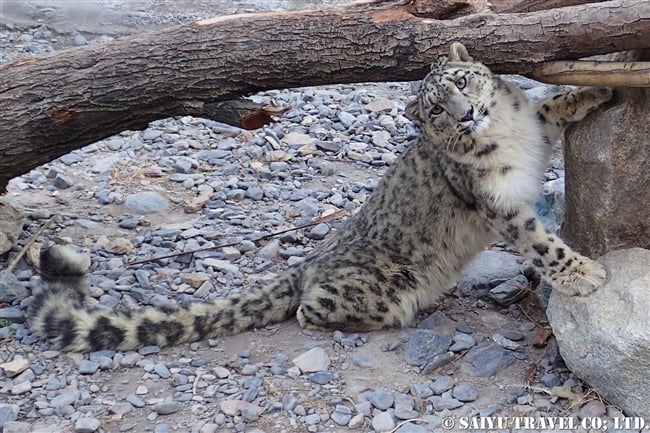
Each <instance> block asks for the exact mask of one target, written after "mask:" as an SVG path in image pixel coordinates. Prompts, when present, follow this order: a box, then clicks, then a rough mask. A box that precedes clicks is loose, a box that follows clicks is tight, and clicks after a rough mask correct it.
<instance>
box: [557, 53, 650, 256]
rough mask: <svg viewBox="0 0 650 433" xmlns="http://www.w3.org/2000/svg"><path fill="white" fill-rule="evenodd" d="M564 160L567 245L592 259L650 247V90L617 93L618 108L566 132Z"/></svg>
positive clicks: (603, 111)
mask: <svg viewBox="0 0 650 433" xmlns="http://www.w3.org/2000/svg"><path fill="white" fill-rule="evenodd" d="M623 55H627V56H635V58H636V59H643V60H650V50H648V51H646V52H645V54H643V53H641V52H637V53H622V54H620V56H623ZM620 59H621V58H620V57H619V60H620ZM623 60H634V58H632V59H630V58H629V57H628V58H623ZM564 156H565V167H566V207H565V211H564V223H563V225H562V229H561V232H560V233H561V234H562V236H563V237H564V238H565V239H566V240H567V242H568V243H569V244H570V245H572V246H574V247H575V248H576V249H577V250H578V251H580V252H581V253H583V254H586V255H588V256H591V257H598V256H600V255H602V254H604V253H605V252H606V251H610V250H613V249H620V248H630V247H643V248H650V88H619V89H616V92H615V102H614V103H613V105H611V106H609V107H608V108H606V109H601V110H598V111H596V112H594V113H592V114H590V115H589V116H587V118H585V119H584V120H583V121H582V122H578V123H576V124H574V125H572V126H570V127H569V128H568V129H567V134H566V140H565V146H564Z"/></svg>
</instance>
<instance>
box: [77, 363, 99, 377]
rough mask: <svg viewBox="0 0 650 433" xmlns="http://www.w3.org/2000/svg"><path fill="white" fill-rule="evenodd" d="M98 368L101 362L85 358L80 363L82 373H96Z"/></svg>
mask: <svg viewBox="0 0 650 433" xmlns="http://www.w3.org/2000/svg"><path fill="white" fill-rule="evenodd" d="M97 370H99V363H97V362H94V361H89V360H87V359H84V360H82V361H81V362H80V363H79V373H80V374H95V372H96V371H97Z"/></svg>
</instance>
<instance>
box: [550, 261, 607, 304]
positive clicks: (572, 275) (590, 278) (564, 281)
mask: <svg viewBox="0 0 650 433" xmlns="http://www.w3.org/2000/svg"><path fill="white" fill-rule="evenodd" d="M606 278H607V272H606V271H605V268H604V267H603V266H602V265H600V264H599V263H596V262H594V261H593V260H591V259H588V258H586V257H582V256H577V257H575V258H574V259H573V260H572V261H571V264H570V265H569V266H566V268H565V269H563V270H560V271H559V272H557V273H555V274H553V276H552V277H551V282H552V285H553V288H554V289H555V290H558V291H559V292H560V293H563V294H565V295H569V296H575V295H580V296H585V295H588V294H589V293H591V292H593V291H594V290H596V289H597V288H599V287H601V286H602V285H603V284H604V283H605V279H606Z"/></svg>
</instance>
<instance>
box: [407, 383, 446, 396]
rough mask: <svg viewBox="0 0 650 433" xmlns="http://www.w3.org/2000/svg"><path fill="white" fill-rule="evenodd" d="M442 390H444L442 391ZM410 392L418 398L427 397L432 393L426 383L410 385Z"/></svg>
mask: <svg viewBox="0 0 650 433" xmlns="http://www.w3.org/2000/svg"><path fill="white" fill-rule="evenodd" d="M443 392H444V391H443ZM411 394H412V395H414V396H415V397H419V398H427V397H430V396H432V395H433V391H432V390H431V387H430V386H429V385H428V384H426V383H417V384H414V385H411Z"/></svg>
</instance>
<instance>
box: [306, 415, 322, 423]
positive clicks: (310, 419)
mask: <svg viewBox="0 0 650 433" xmlns="http://www.w3.org/2000/svg"><path fill="white" fill-rule="evenodd" d="M305 423H307V425H316V424H319V423H320V415H318V414H317V413H312V414H309V415H307V416H306V417H305Z"/></svg>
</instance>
